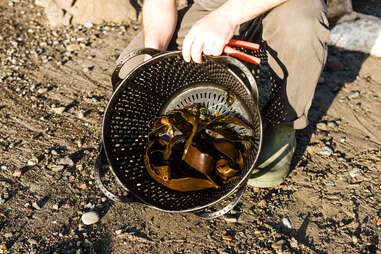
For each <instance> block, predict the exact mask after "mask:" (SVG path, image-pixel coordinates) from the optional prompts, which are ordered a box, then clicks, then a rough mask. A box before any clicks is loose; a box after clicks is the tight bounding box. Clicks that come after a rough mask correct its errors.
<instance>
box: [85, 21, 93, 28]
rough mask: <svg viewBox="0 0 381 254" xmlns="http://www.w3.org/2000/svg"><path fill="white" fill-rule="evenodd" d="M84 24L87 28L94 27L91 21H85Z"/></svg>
mask: <svg viewBox="0 0 381 254" xmlns="http://www.w3.org/2000/svg"><path fill="white" fill-rule="evenodd" d="M84 26H85V27H86V28H92V27H93V24H92V23H90V22H88V23H85V24H84Z"/></svg>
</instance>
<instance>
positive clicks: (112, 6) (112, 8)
mask: <svg viewBox="0 0 381 254" xmlns="http://www.w3.org/2000/svg"><path fill="white" fill-rule="evenodd" d="M72 3H73V1H72V0H55V1H51V0H36V4H37V5H39V6H42V7H43V8H44V11H45V14H46V17H47V18H48V20H49V23H50V25H52V26H61V25H70V24H86V25H87V26H86V27H87V28H91V27H90V26H89V24H102V23H103V22H105V21H106V22H115V23H121V22H126V21H128V20H136V19H137V15H136V14H137V13H136V10H135V8H134V7H133V6H132V5H131V3H130V0H108V1H102V0H77V1H75V2H74V5H73V6H72Z"/></svg>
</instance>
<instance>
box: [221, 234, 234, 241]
mask: <svg viewBox="0 0 381 254" xmlns="http://www.w3.org/2000/svg"><path fill="white" fill-rule="evenodd" d="M222 240H225V241H231V240H233V237H231V236H230V235H222Z"/></svg>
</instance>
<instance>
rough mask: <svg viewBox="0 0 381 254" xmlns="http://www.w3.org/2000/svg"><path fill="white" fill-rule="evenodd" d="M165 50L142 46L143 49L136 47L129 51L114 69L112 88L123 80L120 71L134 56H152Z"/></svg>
mask: <svg viewBox="0 0 381 254" xmlns="http://www.w3.org/2000/svg"><path fill="white" fill-rule="evenodd" d="M164 52H165V51H162V50H159V49H153V48H141V49H135V50H133V51H131V52H129V53H128V54H127V55H126V56H125V57H124V58H123V59H122V60H121V61H120V63H118V64H117V66H116V67H115V69H114V72H113V73H112V75H111V84H112V90H113V91H115V90H116V88H117V87H118V86H119V85H120V83H121V82H122V81H123V79H121V78H120V77H119V72H120V70H121V69H122V67H123V65H124V64H125V63H127V62H128V61H130V60H131V59H132V58H134V57H137V56H140V55H150V56H152V57H153V56H156V55H159V54H162V53H164Z"/></svg>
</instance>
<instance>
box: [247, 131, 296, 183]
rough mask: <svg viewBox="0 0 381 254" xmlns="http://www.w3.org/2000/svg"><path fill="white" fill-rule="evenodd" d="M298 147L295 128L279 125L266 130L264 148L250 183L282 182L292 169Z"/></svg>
mask: <svg viewBox="0 0 381 254" xmlns="http://www.w3.org/2000/svg"><path fill="white" fill-rule="evenodd" d="M295 147H296V140H295V130H294V129H293V128H291V127H288V126H283V125H278V126H276V127H273V128H269V129H267V130H266V131H265V132H264V135H263V143H262V148H261V151H260V154H259V157H258V160H257V163H256V167H255V168H254V170H253V173H252V174H251V176H250V178H249V181H248V183H247V184H248V185H249V186H252V187H259V188H265V187H273V186H276V185H278V184H281V183H282V182H283V181H284V179H285V178H286V176H287V175H288V173H289V171H290V166H291V160H292V156H293V155H294V152H295Z"/></svg>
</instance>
